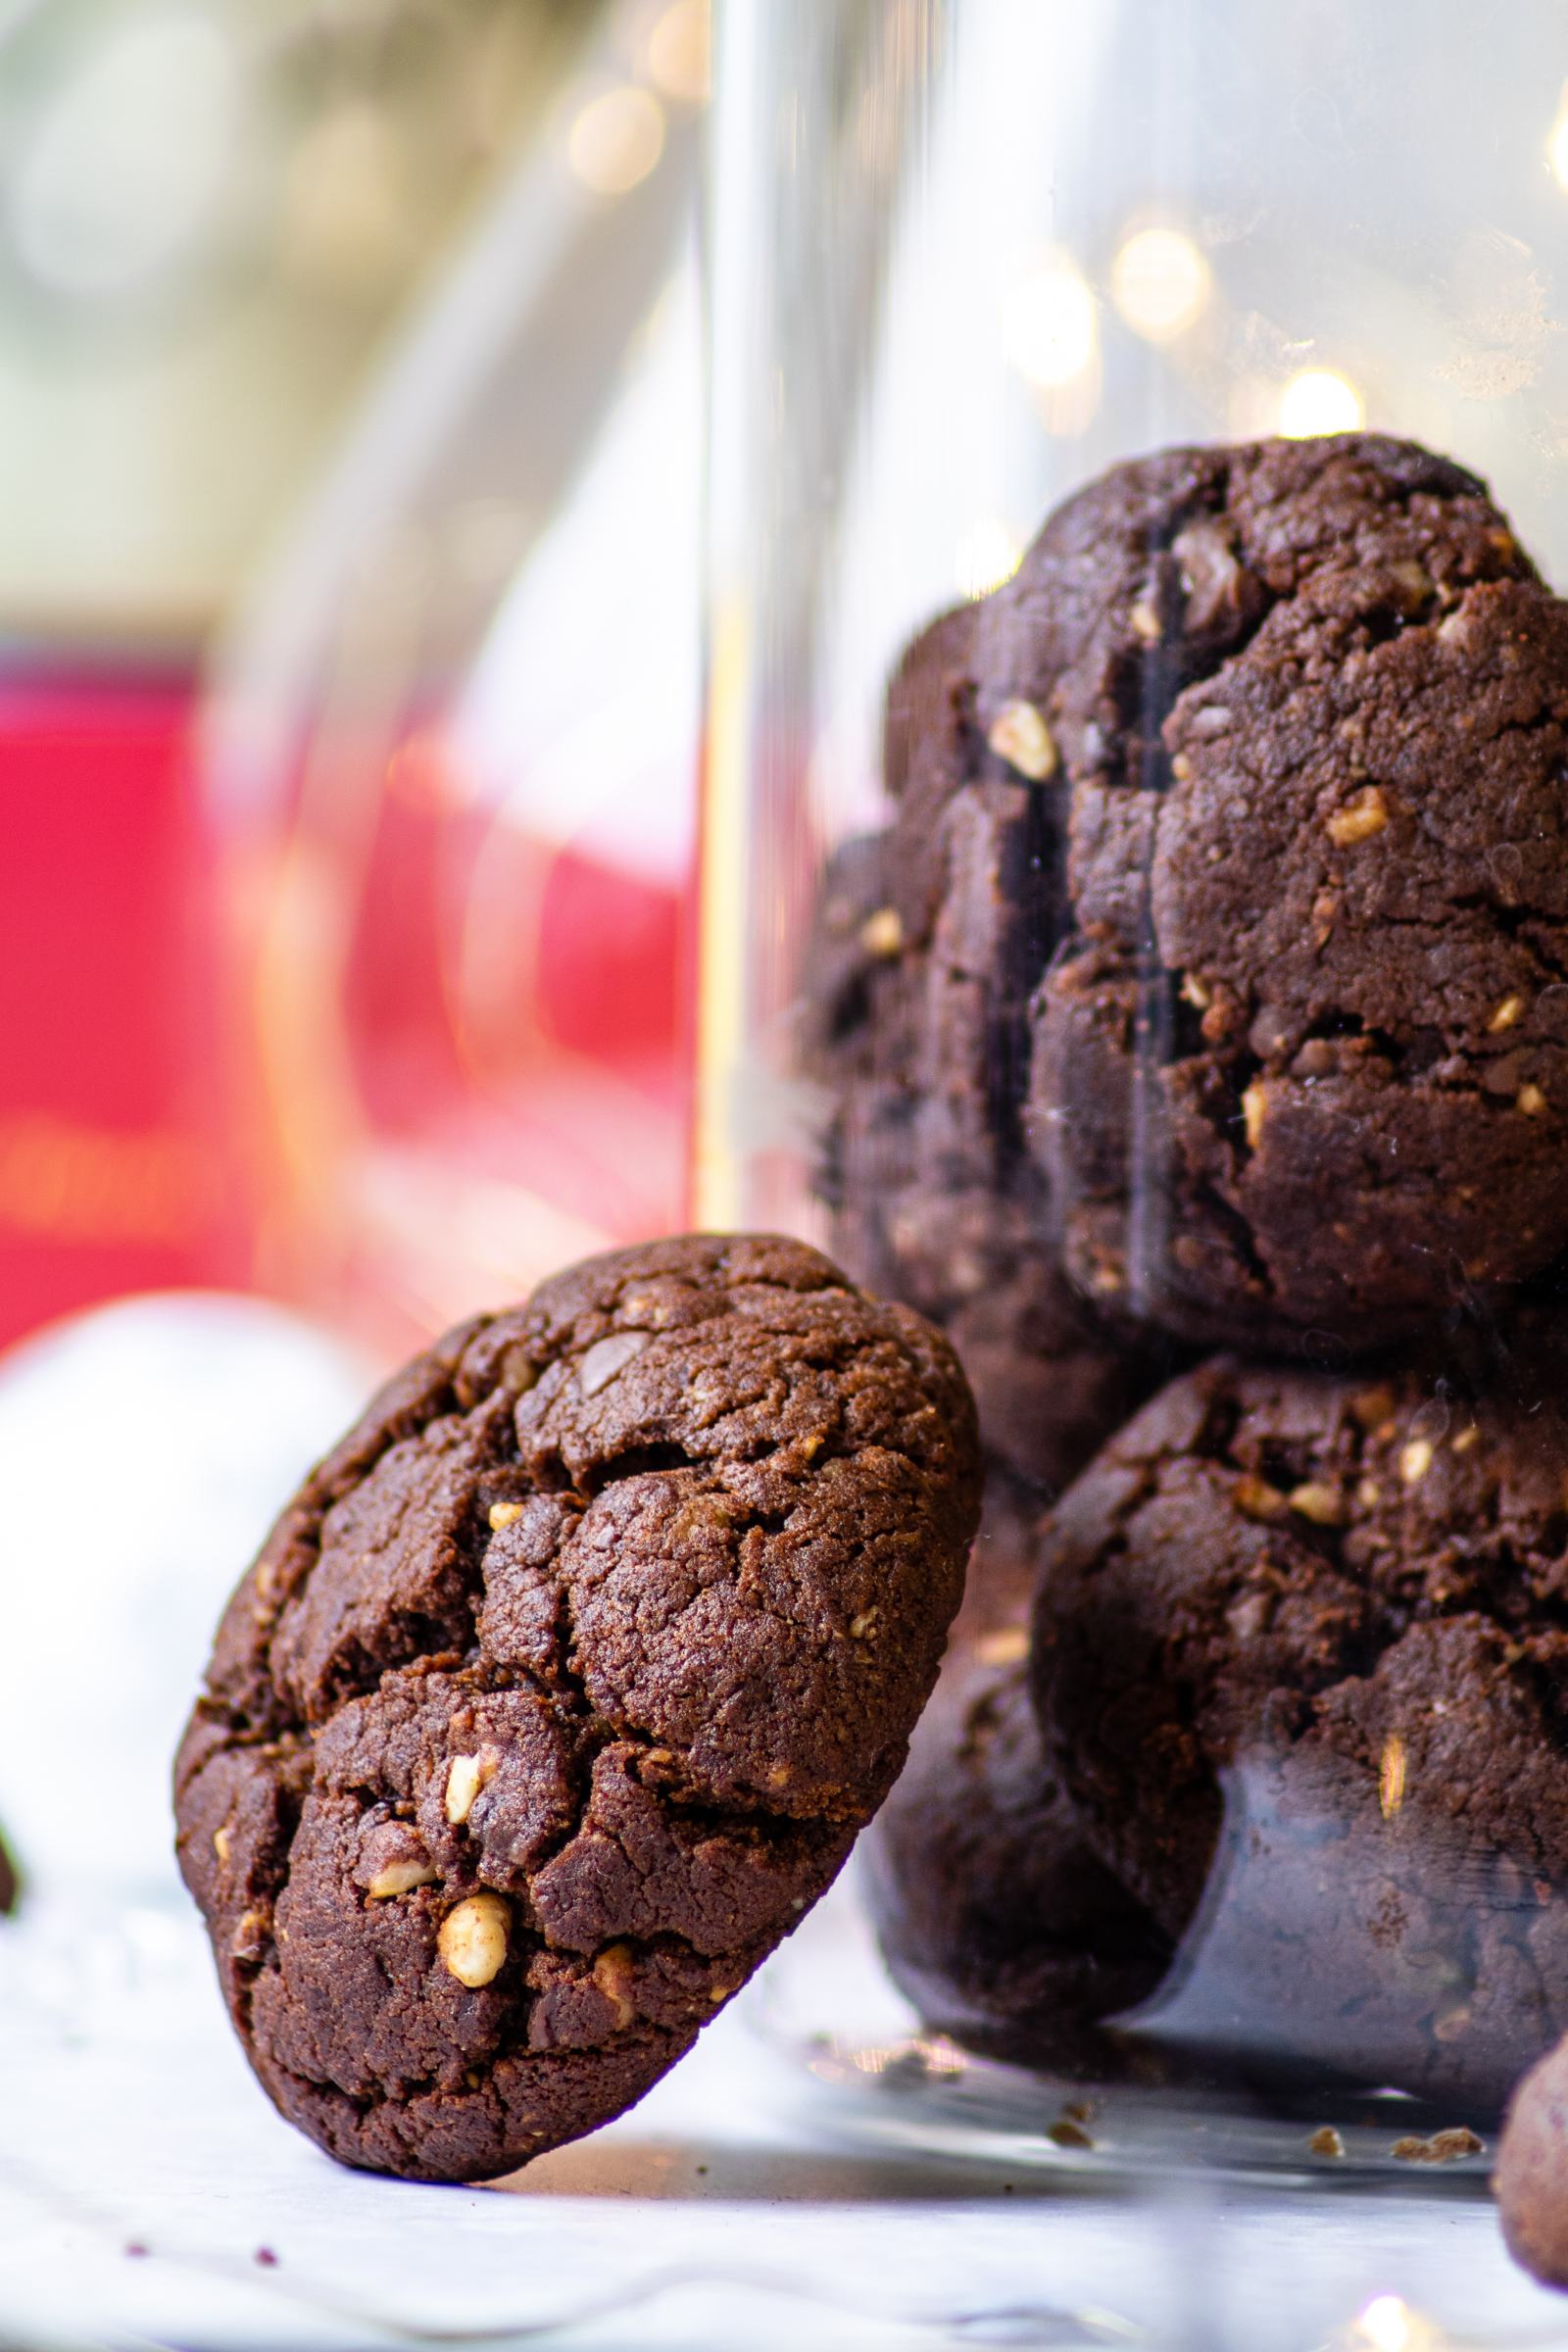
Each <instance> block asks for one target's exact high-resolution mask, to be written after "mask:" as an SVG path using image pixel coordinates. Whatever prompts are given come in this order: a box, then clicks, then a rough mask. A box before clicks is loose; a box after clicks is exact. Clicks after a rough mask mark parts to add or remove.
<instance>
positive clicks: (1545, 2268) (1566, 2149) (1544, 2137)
mask: <svg viewBox="0 0 1568 2352" xmlns="http://www.w3.org/2000/svg"><path fill="white" fill-rule="evenodd" d="M1492 2187H1493V2194H1494V2195H1495V2197H1496V2200H1497V2205H1498V2208H1499V2211H1500V2214H1501V2219H1502V2233H1503V2236H1504V2237H1505V2238H1506V2239H1507V2241H1508V2250H1509V2252H1510V2253H1511V2254H1512V2255H1513V2257H1514V2259H1515V2261H1517V2262H1522V2263H1523V2264H1524V2267H1525V2269H1526V2270H1527V2271H1533V2272H1534V2274H1535V2276H1536V2277H1537V2278H1540V2279H1542V2280H1544V2283H1545V2284H1546V2285H1547V2286H1568V2042H1559V2043H1558V2044H1557V2046H1556V2048H1555V2049H1554V2050H1551V2051H1548V2053H1547V2054H1546V2056H1545V2057H1544V2058H1543V2059H1541V2060H1540V2062H1539V2063H1538V2064H1537V2065H1535V2066H1533V2067H1532V2068H1531V2070H1530V2072H1529V2074H1528V2075H1526V2077H1525V2079H1524V2081H1523V2082H1521V2083H1520V2084H1519V2086H1518V2088H1517V2089H1516V2090H1515V2092H1514V2094H1513V2097H1512V2099H1511V2100H1510V2101H1509V2103H1508V2114H1507V2119H1506V2121H1505V2123H1504V2125H1503V2129H1502V2138H1501V2140H1500V2141H1499V2142H1498V2146H1497V2163H1496V2170H1495V2172H1494V2174H1493V2176H1492Z"/></svg>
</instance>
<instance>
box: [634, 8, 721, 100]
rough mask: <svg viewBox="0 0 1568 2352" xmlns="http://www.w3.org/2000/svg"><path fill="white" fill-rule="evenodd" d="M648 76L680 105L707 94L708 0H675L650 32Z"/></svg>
mask: <svg viewBox="0 0 1568 2352" xmlns="http://www.w3.org/2000/svg"><path fill="white" fill-rule="evenodd" d="M648 77H649V79H650V81H652V83H653V85H654V87H655V89H657V90H661V91H662V93H663V95H664V96H665V97H666V98H673V99H674V100H675V102H676V104H677V105H680V106H701V105H702V104H703V102H704V100H705V99H706V98H707V96H708V82H709V25H708V0H674V5H673V7H670V8H666V9H665V11H664V13H663V15H662V17H661V18H660V19H659V21H658V23H657V24H656V25H655V26H654V29H653V31H652V32H651V33H650V34H649V36H648Z"/></svg>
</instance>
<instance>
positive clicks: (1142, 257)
mask: <svg viewBox="0 0 1568 2352" xmlns="http://www.w3.org/2000/svg"><path fill="white" fill-rule="evenodd" d="M1211 283H1212V281H1211V278H1210V275H1209V268H1208V264H1207V262H1206V261H1205V260H1204V259H1203V256H1202V255H1201V253H1200V252H1199V250H1198V247H1197V246H1196V245H1195V244H1194V243H1193V240H1192V238H1191V237H1188V236H1184V235H1183V234H1182V232H1181V230H1180V229H1176V228H1141V229H1138V230H1136V231H1135V232H1134V233H1133V235H1132V236H1130V237H1128V238H1127V239H1126V240H1125V242H1124V243H1123V244H1122V245H1121V246H1120V247H1119V248H1118V250H1117V253H1116V258H1115V260H1114V261H1113V262H1112V263H1111V265H1110V296H1111V300H1112V301H1113V302H1114V304H1115V305H1116V308H1117V310H1118V311H1119V312H1120V313H1121V316H1122V318H1123V319H1125V320H1126V322H1127V324H1128V325H1129V326H1130V327H1131V328H1132V330H1133V332H1134V334H1135V335H1142V336H1143V338H1144V339H1145V341H1146V342H1149V343H1171V342H1174V341H1175V339H1176V337H1177V336H1178V335H1184V334H1185V333H1186V332H1187V330H1188V328H1189V327H1190V326H1192V325H1194V324H1195V323H1196V321H1197V320H1198V319H1199V318H1200V316H1201V313H1202V311H1203V308H1204V306H1205V304H1206V303H1207V301H1208V297H1209V290H1210V286H1211Z"/></svg>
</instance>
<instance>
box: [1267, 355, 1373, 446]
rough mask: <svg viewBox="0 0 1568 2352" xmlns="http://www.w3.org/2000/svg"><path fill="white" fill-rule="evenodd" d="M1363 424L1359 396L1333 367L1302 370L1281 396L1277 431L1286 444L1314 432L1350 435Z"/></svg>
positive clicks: (1361, 403)
mask: <svg viewBox="0 0 1568 2352" xmlns="http://www.w3.org/2000/svg"><path fill="white" fill-rule="evenodd" d="M1365 421H1366V408H1365V405H1364V403H1363V401H1362V399H1361V395H1360V393H1359V392H1358V391H1357V390H1356V388H1355V386H1354V384H1352V383H1351V381H1350V379H1349V377H1348V376H1347V375H1341V374H1340V372H1339V370H1338V368H1302V369H1301V371H1300V373H1299V375H1293V376H1292V377H1291V380H1290V382H1289V383H1288V384H1287V385H1286V386H1285V389H1284V391H1283V392H1282V393H1281V394H1280V406H1279V417H1278V424H1279V430H1280V431H1281V432H1282V433H1283V434H1284V435H1285V437H1286V439H1287V440H1288V441H1307V440H1310V439H1311V438H1312V437H1313V435H1314V434H1317V433H1353V432H1354V431H1355V429H1356V427H1357V426H1358V425H1361V424H1364V423H1365Z"/></svg>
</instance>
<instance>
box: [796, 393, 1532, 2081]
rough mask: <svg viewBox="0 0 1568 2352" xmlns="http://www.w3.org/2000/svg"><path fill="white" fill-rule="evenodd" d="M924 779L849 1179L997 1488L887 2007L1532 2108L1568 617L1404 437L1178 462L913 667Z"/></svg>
mask: <svg viewBox="0 0 1568 2352" xmlns="http://www.w3.org/2000/svg"><path fill="white" fill-rule="evenodd" d="M885 749H886V775H887V783H888V787H889V792H890V796H891V804H892V809H893V815H892V820H891V822H890V824H889V825H888V827H887V829H886V830H885V832H883V833H882V834H880V835H879V836H877V837H876V838H874V839H872V840H869V841H863V842H859V843H857V844H854V845H852V846H851V847H850V848H849V849H848V850H846V851H844V852H842V853H841V854H840V856H839V857H838V858H837V859H836V861H835V862H834V864H833V865H832V867H831V869H830V871H829V873H828V875H827V877H826V881H825V884H824V888H823V892H822V896H821V903H820V910H819V918H818V923H817V929H816V936H815V939H814V940H813V942H812V946H811V958H812V960H811V966H810V975H809V987H808V990H807V1024H806V1026H807V1034H806V1043H805V1059H806V1062H807V1066H808V1068H809V1073H810V1075H811V1076H812V1078H813V1079H814V1081H815V1082H816V1084H817V1085H818V1087H819V1088H820V1089H821V1090H822V1097H823V1101H824V1104H825V1109H826V1116H825V1121H824V1130H823V1142H822V1149H821V1154H820V1161H819V1166H818V1176H817V1181H818V1187H819V1190H820V1192H821V1194H822V1196H823V1198H824V1200H825V1201H826V1202H827V1203H828V1204H829V1207H830V1209H831V1212H832V1219H833V1225H834V1230H835V1236H836V1245H837V1249H838V1252H839V1254H840V1255H841V1256H842V1257H843V1258H844V1259H845V1260H846V1262H847V1263H848V1264H849V1266H850V1268H851V1270H852V1272H854V1273H856V1274H858V1275H859V1276H860V1277H862V1278H863V1279H865V1280H866V1281H867V1282H869V1283H870V1284H871V1285H872V1286H873V1287H876V1288H882V1289H885V1290H888V1291H890V1292H892V1293H894V1294H895V1295H898V1296H902V1297H904V1298H907V1299H909V1300H911V1301H912V1302H913V1303H915V1304H917V1305H918V1306H920V1307H921V1308H923V1309H924V1310H925V1311H926V1312H927V1313H929V1314H931V1315H933V1316H935V1317H936V1318H937V1319H938V1320H939V1321H941V1322H943V1323H945V1324H946V1326H947V1328H948V1330H949V1331H950V1333H951V1334H952V1336H953V1338H954V1339H955V1341H956V1346H957V1348H958V1351H959V1353H960V1356H961V1357H962V1358H963V1359H964V1361H965V1363H966V1366H967V1368H968V1370H969V1372H970V1376H971V1379H972V1381H973V1384H974V1386H975V1389H976V1392H977V1395H978V1397H979V1401H980V1409H981V1420H982V1436H983V1439H984V1441H985V1444H986V1446H987V1451H988V1455H989V1460H990V1470H989V1476H990V1480H991V1490H990V1491H991V1495H992V1501H991V1503H990V1505H989V1509H990V1514H991V1519H990V1525H991V1537H992V1548H991V1550H990V1552H988V1551H987V1550H986V1548H985V1546H984V1544H983V1545H982V1548H981V1551H980V1553H979V1555H978V1565H979V1578H978V1587H977V1589H976V1590H975V1591H974V1592H973V1593H972V1594H971V1599H970V1601H969V1602H968V1603H967V1604H966V1612H965V1620H964V1621H963V1623H962V1626H961V1628H960V1640H959V1642H958V1643H957V1645H956V1655H955V1663H954V1667H953V1669H952V1670H951V1671H950V1673H949V1675H948V1677H947V1679H946V1683H945V1687H944V1689H943V1691H941V1692H940V1693H939V1696H938V1700H937V1703H936V1705H935V1706H934V1708H933V1710H932V1711H931V1713H930V1714H929V1715H928V1717H927V1719H926V1721H925V1723H924V1724H923V1725H922V1727H921V1731H920V1734H919V1737H918V1740H917V1742H916V1753H915V1759H914V1762H913V1764H912V1765H911V1768H910V1770H909V1772H908V1773H907V1775H906V1778H905V1780H904V1782H903V1784H902V1785H901V1787H900V1789H899V1790H898V1791H897V1792H896V1793H895V1796H894V1798H893V1800H892V1802H891V1804H890V1805H889V1807H888V1808H887V1810H886V1811H885V1813H884V1815H883V1817H882V1820H881V1822H880V1824H879V1825H878V1829H877V1831H876V1833H875V1834H874V1838H873V1849H874V1850H873V1885H874V1889H875V1899H876V1903H877V1908H878V1912H879V1919H880V1925H881V1929H882V1933H883V1937H884V1943H885V1948H886V1950H887V1953H888V1957H889V1959H890V1961H891V1964H892V1966H893V1968H894V1970H895V1973H896V1974H898V1975H899V1976H900V1978H901V1980H902V1981H903V1982H904V1983H905V1985H906V1986H907V1988H908V1989H909V1990H910V1992H911V1993H912V1994H913V1996H914V1997H915V1999H916V2000H917V2002H918V2003H919V2005H920V2006H921V2008H922V2010H923V2012H924V2013H925V2015H926V2016H927V2018H928V2019H929V2020H930V2021H931V2022H932V2023H933V2024H936V2025H940V2026H943V2027H945V2028H947V2029H948V2030H950V2031H953V2032H956V2033H957V2034H962V2035H965V2036H967V2037H968V2038H970V2039H971V2040H979V2041H981V2042H983V2043H984V2044H985V2045H986V2046H988V2047H1005V2048H1008V2049H1010V2050H1012V2051H1014V2052H1016V2053H1019V2054H1023V2055H1026V2056H1027V2055H1033V2056H1036V2057H1040V2058H1043V2059H1045V2060H1047V2061H1049V2062H1050V2063H1052V2064H1054V2065H1060V2064H1061V2063H1063V2062H1064V2060H1066V2061H1069V2062H1070V2061H1071V2060H1072V2059H1073V2058H1074V2057H1075V2056H1076V2057H1077V2058H1078V2059H1079V2060H1081V2061H1082V2062H1083V2063H1085V2064H1087V2065H1088V2066H1089V2067H1090V2068H1091V2069H1093V2068H1096V2067H1099V2066H1102V2065H1103V2064H1105V2063H1107V2062H1108V2056H1109V2054H1110V2053H1112V2052H1115V2053H1120V2054H1122V2055H1123V2056H1125V2055H1126V2054H1127V2053H1128V2052H1129V2051H1135V2050H1137V2051H1142V2052H1143V2053H1145V2054H1146V2055H1147V2054H1148V2053H1150V2052H1153V2053H1156V2054H1160V2053H1164V2052H1167V2051H1169V2050H1170V2049H1172V2048H1178V2047H1179V2048H1180V2049H1181V2050H1183V2051H1184V2052H1191V2051H1192V2050H1193V2049H1195V2048H1197V2049H1201V2050H1202V2051H1203V2052H1205V2053H1207V2054H1208V2055H1209V2056H1211V2057H1215V2056H1217V2057H1218V2058H1219V2059H1220V2060H1222V2061H1223V2062H1225V2063H1241V2064H1244V2065H1246V2066H1247V2067H1249V2068H1258V2067H1263V2068H1283V2069H1286V2070H1290V2069H1293V2068H1295V2069H1304V2070H1307V2072H1308V2073H1309V2074H1310V2075H1311V2076H1312V2077H1313V2078H1314V2079H1321V2077H1322V2075H1323V2074H1324V2072H1325V2071H1329V2072H1332V2073H1334V2074H1336V2075H1338V2076H1340V2077H1343V2078H1345V2079H1347V2080H1349V2081H1354V2082H1375V2083H1394V2084H1397V2085H1398V2086H1400V2087H1403V2088H1406V2089H1408V2090H1411V2091H1414V2092H1418V2093H1422V2094H1425V2095H1427V2096H1429V2097H1432V2098H1434V2099H1441V2100H1443V2101H1445V2102H1447V2103H1449V2104H1452V2105H1456V2106H1458V2107H1459V2108H1460V2109H1461V2110H1462V2111H1464V2112H1467V2113H1468V2112H1472V2111H1473V2112H1477V2113H1481V2112H1490V2111H1492V2110H1494V2109H1495V2107H1496V2106H1497V2105H1498V2104H1499V2102H1500V2101H1501V2100H1502V2098H1503V2097H1504V2096H1505V2095H1506V2092H1507V2089H1508V2086H1509V2084H1510V2082H1512V2080H1513V2079H1514V2078H1515V2076H1516V2075H1517V2074H1518V2073H1519V2071H1520V2069H1521V2068H1522V2067H1524V2066H1525V2065H1527V2064H1528V2063H1529V2062H1530V2061H1531V2060H1532V2059H1533V2058H1534V2057H1536V2056H1538V2055H1539V2054H1540V2053H1541V2052H1542V2051H1543V2050H1544V2048H1545V2047H1546V2046H1547V2045H1548V2044H1549V2042H1550V2041H1551V2040H1552V2038H1553V2036H1554V2035H1555V2034H1558V2033H1560V2032H1561V2031H1562V2030H1563V2029H1564V2028H1565V2027H1568V1925H1565V1924H1564V1923H1565V1922H1568V1701H1565V1700H1564V1698H1563V1696H1562V1693H1563V1691H1568V1674H1565V1672H1564V1669H1565V1667H1568V1614H1565V1607H1564V1604H1565V1601H1568V1413H1565V1410H1564V1406H1563V1402H1562V1398H1563V1387H1562V1382H1561V1378H1560V1375H1559V1374H1558V1373H1557V1372H1556V1371H1555V1370H1554V1364H1555V1363H1556V1362H1557V1361H1558V1360H1559V1356H1558V1342H1557V1339H1556V1336H1555V1326H1556V1322H1557V1311H1556V1309H1557V1296H1558V1291H1559V1288H1560V1280H1561V1277H1560V1273H1559V1269H1560V1268H1561V1267H1562V1265H1563V1264H1564V1263H1565V1262H1568V1177H1565V1146H1568V605H1565V604H1564V603H1563V602H1562V601H1561V600H1560V599H1558V598H1557V597H1555V596H1554V595H1552V594H1551V592H1550V591H1549V590H1548V589H1547V588H1546V587H1545V586H1544V584H1543V582H1542V580H1541V577H1540V575H1539V573H1538V572H1537V570H1536V568H1535V566H1534V565H1533V564H1532V563H1531V561H1530V559H1529V557H1528V556H1527V555H1526V554H1525V553H1524V551H1523V550H1522V549H1521V547H1520V545H1519V543H1518V541H1517V540H1516V538H1515V537H1514V534H1513V532H1512V530H1511V529H1510V527H1509V525H1508V522H1507V520H1506V519H1505V517H1504V516H1503V515H1501V514H1500V513H1499V512H1498V511H1497V509H1496V508H1495V506H1494V505H1492V504H1491V502H1490V501H1489V499H1488V496H1487V494H1486V491H1485V489H1484V488H1483V486H1482V484H1481V483H1480V482H1478V481H1477V480H1475V479H1474V478H1473V477H1472V476H1471V475H1469V474H1467V473H1465V472H1463V471H1462V470H1461V469H1460V468H1459V467H1458V466H1454V465H1451V464H1449V463H1448V462H1446V460H1443V459H1439V458H1436V457H1433V456H1431V455H1429V454H1428V453H1427V452H1425V451H1423V450H1421V449H1418V448H1415V447H1413V446H1412V445H1410V444H1407V443H1401V442H1397V441H1394V440H1390V439H1386V438H1382V437H1378V436H1371V435H1349V436H1341V437H1336V438H1331V439H1323V440H1316V441H1310V442H1305V443H1284V442H1270V443H1261V444H1253V445H1249V446H1245V447H1238V448H1228V449H1226V448H1215V449H1204V450H1184V451H1174V452H1170V453H1167V454H1165V455H1163V456H1159V457H1156V458H1152V459H1149V460H1144V461H1139V462H1137V463H1134V464H1130V465H1127V466H1120V467H1117V468H1116V469H1115V470H1114V471H1112V472H1111V473H1110V474H1108V475H1106V476H1105V477H1104V478H1103V479H1102V480H1101V481H1099V482H1098V483H1096V484H1094V485H1093V486H1092V487H1091V488H1089V489H1088V490H1086V491H1085V492H1083V493H1081V494H1080V495H1079V496H1078V497H1076V498H1074V499H1073V500H1071V501H1070V502H1069V503H1068V504H1067V505H1066V506H1065V507H1063V508H1062V509H1061V510H1060V511H1059V512H1058V513H1056V514H1055V515H1053V516H1052V517H1051V519H1050V520H1049V521H1048V522H1047V524H1046V525H1045V528H1044V529H1043V530H1042V532H1041V534H1040V536H1039V538H1038V539H1037V540H1036V542H1035V544H1034V546H1033V547H1032V548H1031V550H1030V551H1029V553H1028V555H1027V556H1026V557H1025V559H1024V561H1023V564H1022V566H1021V567H1020V569H1019V571H1018V572H1017V573H1016V575H1015V576H1014V577H1013V578H1012V579H1011V580H1010V581H1009V582H1008V583H1007V584H1006V585H1005V587H1003V588H1001V589H999V590H997V591H996V592H995V593H993V594H992V595H991V596H989V597H986V598H984V599H982V600H981V601H980V602H978V603H976V604H973V605H970V606H968V607H966V608H964V609H963V610H962V611H960V612H957V613H950V614H947V615H945V616H944V617H943V618H942V619H940V620H938V621H937V622H936V623H935V624H934V625H933V626H931V627H930V628H928V629H927V630H926V631H925V632H924V633H923V634H922V635H921V636H920V637H919V638H918V639H917V640H916V641H915V643H914V644H913V646H912V647H911V648H910V649H909V652H908V653H907V656H906V658H905V660H904V662H903V663H902V664H901V666H900V668H899V670H898V673H897V675H896V676H895V678H894V680H893V684H892V687H891V689H890V694H889V703H888V715H887V729H886V745H885ZM1212 1349H1220V1350H1224V1352H1222V1353H1219V1354H1210V1353H1208V1352H1207V1351H1209V1350H1212ZM1129 1414H1131V1418H1128V1415H1129ZM999 1528H1000V1529H1003V1530H1005V1533H1003V1534H999V1533H998V1530H999ZM971 1582H972V1584H973V1583H974V1582H975V1580H974V1579H973V1577H972V1580H971ZM1025 1583H1027V1584H1028V1585H1029V1587H1030V1588H1031V1590H1030V1592H1029V1593H1028V1594H1027V1595H1026V1594H1025V1593H1024V1592H1023V1590H1022V1588H1023V1587H1024V1585H1025ZM1111 2019H1116V2020H1118V2021H1120V2022H1119V2023H1118V2024H1117V2025H1116V2026H1115V2027H1114V2028H1112V2027H1111V2026H1110V2025H1109V2024H1108V2021H1109V2020H1111ZM1129 2019H1130V2020H1131V2021H1132V2023H1131V2027H1129V2024H1128V2020H1129Z"/></svg>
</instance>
